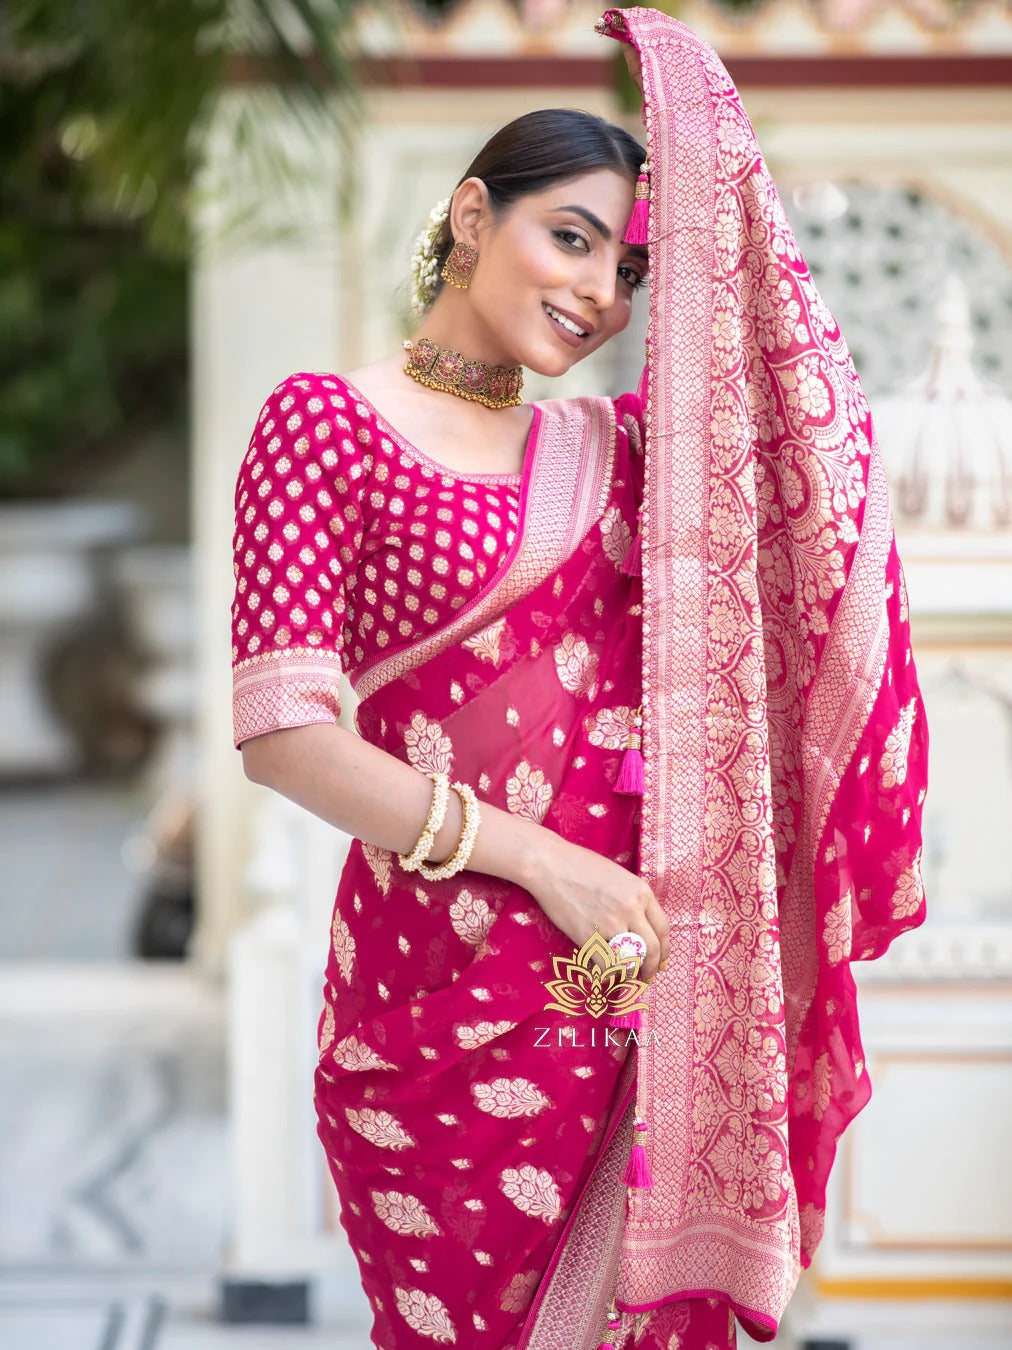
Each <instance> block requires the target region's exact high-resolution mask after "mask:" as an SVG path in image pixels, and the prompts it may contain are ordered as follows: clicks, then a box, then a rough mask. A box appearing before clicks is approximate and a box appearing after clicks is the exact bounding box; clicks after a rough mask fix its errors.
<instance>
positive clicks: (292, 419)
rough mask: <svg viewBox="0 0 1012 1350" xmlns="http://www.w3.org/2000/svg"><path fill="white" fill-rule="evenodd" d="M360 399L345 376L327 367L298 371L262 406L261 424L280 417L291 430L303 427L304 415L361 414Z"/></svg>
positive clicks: (322, 416)
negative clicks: (325, 368)
mask: <svg viewBox="0 0 1012 1350" xmlns="http://www.w3.org/2000/svg"><path fill="white" fill-rule="evenodd" d="M357 401H358V400H357V399H356V398H355V396H354V393H353V391H352V390H351V389H350V388H349V386H348V384H347V383H346V381H345V378H344V377H343V376H342V375H338V374H337V373H336V372H334V371H328V370H297V371H294V372H293V373H292V374H291V375H286V376H285V378H284V379H283V380H281V381H280V383H279V384H276V385H275V386H274V388H273V389H272V390H271V392H270V393H269V394H268V396H267V398H266V399H265V400H264V404H263V407H262V408H261V409H260V416H259V417H258V419H257V420H258V422H259V423H261V424H262V423H264V422H265V421H266V420H268V419H269V418H274V419H275V420H278V419H280V423H281V424H283V425H284V426H285V428H286V429H287V430H289V431H299V430H302V421H301V419H303V418H305V417H307V416H308V417H309V418H316V419H317V420H318V421H319V420H326V419H327V418H330V419H334V417H335V415H337V416H340V417H343V418H348V416H349V415H355V416H358V415H360V414H361V411H362V410H361V409H358V410H356V406H355V405H356V403H357Z"/></svg>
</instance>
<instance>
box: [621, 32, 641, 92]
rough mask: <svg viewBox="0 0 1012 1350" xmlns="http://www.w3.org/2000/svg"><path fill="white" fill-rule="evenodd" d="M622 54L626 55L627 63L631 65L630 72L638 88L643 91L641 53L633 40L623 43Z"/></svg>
mask: <svg viewBox="0 0 1012 1350" xmlns="http://www.w3.org/2000/svg"><path fill="white" fill-rule="evenodd" d="M622 55H623V56H624V57H625V63H626V65H627V66H628V67H629V74H630V75H631V76H632V79H633V83H634V84H635V85H636V88H637V89H638V90H639V91H640V93H641V94H642V93H643V74H642V72H641V70H640V54H639V52H638V51H637V50H636V48H635V47H634V46H633V44H632V43H631V42H623V43H622Z"/></svg>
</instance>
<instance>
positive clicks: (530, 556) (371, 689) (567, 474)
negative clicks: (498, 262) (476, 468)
mask: <svg viewBox="0 0 1012 1350" xmlns="http://www.w3.org/2000/svg"><path fill="white" fill-rule="evenodd" d="M534 415H535V418H536V419H538V425H537V428H536V430H534V432H533V440H532V443H531V447H530V451H529V453H528V456H527V460H526V461H525V465H524V476H523V482H522V488H521V498H520V511H519V520H518V522H517V532H516V535H515V537H514V540H513V544H512V546H511V548H510V550H509V552H508V553H507V554H506V557H505V559H504V561H503V564H502V566H501V567H500V568H499V570H498V571H497V572H496V573H495V574H494V576H493V577H492V578H491V579H490V580H489V581H488V582H487V583H486V584H485V585H484V586H483V587H482V589H481V590H480V591H479V592H478V593H477V595H475V596H474V597H473V598H472V600H471V601H470V603H469V604H467V605H464V606H463V607H462V608H461V609H460V610H459V611H458V612H457V614H456V615H454V617H453V619H452V620H451V621H450V622H449V623H448V624H447V625H446V626H445V627H443V628H437V629H434V630H433V631H432V632H431V633H427V634H426V635H425V636H424V637H423V638H422V639H421V640H420V641H419V642H416V643H414V644H413V645H412V646H410V647H403V648H400V649H399V650H398V651H395V652H391V653H390V655H389V656H384V657H380V658H379V659H378V660H376V661H375V662H373V664H372V665H370V666H367V667H364V668H360V669H359V670H358V671H356V672H355V674H354V675H353V676H351V677H350V678H351V685H352V688H353V689H354V690H355V693H356V694H357V695H358V697H359V699H361V700H364V699H367V698H368V697H369V696H370V695H371V694H374V693H375V692H376V691H377V690H378V689H381V688H382V687H383V686H384V685H386V684H389V682H390V681H391V680H396V679H399V678H400V677H402V676H404V675H406V674H408V673H409V672H410V671H412V670H415V669H417V667H419V666H421V665H423V664H424V663H425V662H426V661H428V660H429V659H430V658H431V657H433V656H437V655H438V654H439V653H440V652H442V651H445V650H446V648H447V647H450V646H452V645H453V644H454V643H455V642H458V641H460V640H461V639H462V638H464V637H467V636H469V635H470V634H471V633H474V632H476V631H477V630H478V629H480V628H481V627H483V626H484V625H485V624H487V623H490V622H492V621H493V620H494V619H496V618H497V617H498V616H499V615H500V614H502V612H503V611H504V610H505V609H508V608H509V607H510V606H511V605H514V604H515V603H516V602H517V601H518V600H521V599H523V597H524V596H525V595H529V594H530V592H531V591H533V590H534V589H535V588H536V587H537V586H539V585H540V584H541V583H542V582H543V581H544V580H545V579H546V578H547V577H549V576H551V574H552V572H554V571H555V569H556V568H557V567H560V566H561V565H562V564H563V563H564V562H565V561H566V560H567V558H569V557H571V556H572V554H573V552H574V550H575V548H576V546H577V545H578V544H579V542H580V540H581V539H582V538H583V537H584V535H586V533H587V531H588V530H589V529H590V528H591V526H592V525H593V524H594V522H595V521H596V520H598V519H599V518H600V516H601V514H602V512H603V511H604V508H605V505H606V504H607V500H608V494H609V492H610V489H611V479H612V470H613V466H614V462H615V443H616V436H617V429H618V423H617V419H616V414H615V405H614V403H613V402H612V400H611V399H609V398H604V397H600V396H597V397H591V396H583V397H580V398H568V399H561V398H559V399H547V400H545V401H544V402H541V403H538V404H535V414H534Z"/></svg>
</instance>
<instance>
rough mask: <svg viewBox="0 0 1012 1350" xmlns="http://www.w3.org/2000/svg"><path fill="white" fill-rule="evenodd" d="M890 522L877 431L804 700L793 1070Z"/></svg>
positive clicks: (789, 965) (786, 962) (793, 922)
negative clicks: (841, 584)
mask: <svg viewBox="0 0 1012 1350" xmlns="http://www.w3.org/2000/svg"><path fill="white" fill-rule="evenodd" d="M892 528H893V524H892V510H891V507H890V502H889V492H888V486H887V481H886V474H885V468H884V466H883V464H882V459H881V456H880V454H879V450H878V439H877V437H873V441H872V452H871V455H870V458H869V462H868V480H867V488H866V491H865V503H864V519H863V521H862V525H861V533H860V536H859V538H858V542H857V546H856V548H855V550H854V559H853V562H852V564H851V570H850V573H849V575H848V578H847V585H846V587H845V588H844V591H843V595H842V596H841V597H840V604H839V607H838V609H837V612H836V614H835V615H834V617H833V623H832V626H831V628H830V632H829V636H828V638H827V641H826V646H825V649H824V651H823V654H822V659H821V661H820V662H819V669H818V672H817V673H816V676H815V679H814V680H813V682H812V688H811V691H810V693H809V697H808V702H807V704H806V706H805V735H804V738H803V740H802V743H801V760H802V779H803V783H804V792H803V797H802V800H803V802H804V807H805V810H804V815H803V817H802V823H801V830H800V832H799V838H798V841H797V844H796V845H795V849H794V855H793V857H792V859H791V867H790V871H789V873H788V876H787V884H786V886H785V889H784V900H783V905H782V912H783V913H784V915H785V920H786V921H785V923H784V925H783V927H782V929H781V944H782V945H781V956H782V968H783V972H784V981H783V983H784V989H785V991H786V990H787V989H788V988H799V987H800V989H801V990H802V993H801V996H800V997H799V998H797V999H795V1001H794V1003H793V1004H788V1005H787V1006H788V1010H789V1013H790V1016H789V1019H788V1023H787V1071H788V1075H790V1073H791V1071H792V1067H793V1064H794V1058H795V1053H796V1051H797V1044H798V1038H799V1036H800V1034H801V1028H802V1026H803V1025H804V1021H805V1017H806V1015H807V1012H808V1009H809V1007H810V1006H811V1002H812V999H813V997H814V996H815V987H816V981H817V978H818V968H819V959H818V943H817V934H816V932H815V894H814V891H813V889H812V886H811V884H810V878H811V877H812V876H813V875H814V872H815V863H816V853H817V851H818V848H819V841H820V840H821V838H822V833H823V830H824V829H825V828H826V822H827V821H828V819H829V814H830V811H831V810H832V806H833V801H834V799H835V796H836V792H837V789H838V788H839V786H840V781H841V779H842V778H843V774H844V772H845V770H846V768H847V766H848V765H849V763H850V761H851V759H852V758H853V756H854V752H855V750H856V749H857V746H858V742H859V741H860V739H861V736H862V734H863V732H864V728H865V726H866V725H867V722H868V718H869V716H870V715H871V710H872V707H873V706H874V703H875V699H876V697H877V695H878V691H879V688H880V686H881V683H882V677H883V674H884V672H885V665H886V660H887V657H888V650H889V621H888V615H887V612H886V609H885V606H884V605H883V604H882V603H881V601H882V592H883V587H884V579H885V574H886V567H887V565H888V560H889V550H890V548H891V545H892ZM841 691H842V694H843V697H841ZM806 879H808V880H806Z"/></svg>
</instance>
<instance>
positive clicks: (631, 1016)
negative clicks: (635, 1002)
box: [608, 1008, 643, 1031]
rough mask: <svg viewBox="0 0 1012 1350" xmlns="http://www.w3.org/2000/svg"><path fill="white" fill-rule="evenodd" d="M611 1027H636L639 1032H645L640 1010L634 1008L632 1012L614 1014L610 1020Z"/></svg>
mask: <svg viewBox="0 0 1012 1350" xmlns="http://www.w3.org/2000/svg"><path fill="white" fill-rule="evenodd" d="M608 1025H609V1026H610V1027H634V1028H635V1029H636V1030H637V1031H642V1030H643V1016H642V1014H641V1012H640V1010H639V1008H633V1010H632V1012H627V1013H614V1014H613V1015H612V1016H611V1017H609V1018H608Z"/></svg>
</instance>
